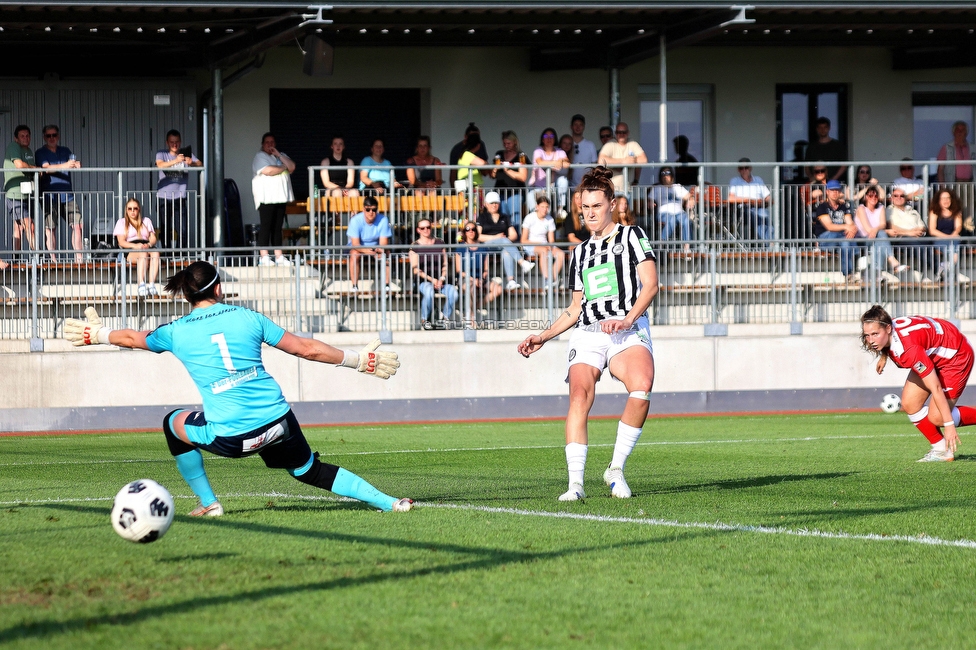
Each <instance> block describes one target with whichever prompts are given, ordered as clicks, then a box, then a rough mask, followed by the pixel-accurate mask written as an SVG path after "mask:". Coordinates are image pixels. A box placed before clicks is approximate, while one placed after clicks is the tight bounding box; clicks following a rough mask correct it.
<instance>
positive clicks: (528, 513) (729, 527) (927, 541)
mask: <svg viewBox="0 0 976 650" xmlns="http://www.w3.org/2000/svg"><path fill="white" fill-rule="evenodd" d="M173 496H174V498H177V499H196V497H195V496H191V495H182V494H180V495H173ZM221 496H222V497H224V498H262V499H268V498H272V499H295V500H299V501H335V502H348V501H355V499H348V498H345V497H334V496H327V495H321V496H319V495H303V494H286V493H281V492H264V493H249V494H222V495H221ZM114 498H115V497H84V498H59V499H29V500H24V501H0V506H17V505H43V504H46V503H90V502H99V501H112V500H113V499H114ZM415 505H417V506H419V507H421V508H436V509H445V510H463V511H469V512H485V513H489V514H500V515H515V516H518V517H540V518H545V519H569V520H572V521H586V522H595V523H604V524H632V525H637V526H657V527H661V528H684V529H695V530H715V531H721V532H732V533H759V534H763V535H786V536H788V537H816V538H820V539H832V540H841V541H860V542H904V543H908V544H922V545H925V546H948V547H954V548H968V549H976V540H971V539H942V538H940V537H930V536H928V535H917V536H916V535H881V534H878V533H863V534H857V533H832V532H830V531H824V530H815V529H814V530H810V529H806V528H780V527H775V526H752V525H748V524H728V523H724V522H720V521H717V522H714V523H707V522H700V521H677V520H675V519H658V518H655V517H646V518H635V517H611V516H609V515H592V514H585V513H575V512H548V511H545V510H523V509H520V508H494V507H490V506H476V505H470V504H458V503H426V502H423V501H418V502H417V503H416V504H415ZM231 512H233V511H231Z"/></svg>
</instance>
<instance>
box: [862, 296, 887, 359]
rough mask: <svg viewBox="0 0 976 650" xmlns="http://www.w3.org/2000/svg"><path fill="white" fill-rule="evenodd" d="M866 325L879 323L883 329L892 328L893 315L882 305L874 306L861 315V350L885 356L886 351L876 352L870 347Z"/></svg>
mask: <svg viewBox="0 0 976 650" xmlns="http://www.w3.org/2000/svg"><path fill="white" fill-rule="evenodd" d="M865 323H877V324H878V325H880V326H881V327H884V328H889V327H891V314H889V313H888V312H887V311H886V310H885V308H884V307H882V306H881V305H874V306H872V307H871V309H869V310H867V311H866V312H864V313H863V314H862V315H861V349H863V350H865V351H867V352H870V353H871V354H873V355H875V356H877V357H880V356H883V355H884V354H885V350H875V349H873V348H871V346H869V345H868V337H867V335H866V334H865V333H864V324H865Z"/></svg>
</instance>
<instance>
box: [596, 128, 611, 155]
mask: <svg viewBox="0 0 976 650" xmlns="http://www.w3.org/2000/svg"><path fill="white" fill-rule="evenodd" d="M612 141H613V128H612V127H609V126H601V127H600V148H601V149H602V148H603V147H604V146H605V145H606V144H607V143H608V142H612ZM597 158H599V154H598V155H597Z"/></svg>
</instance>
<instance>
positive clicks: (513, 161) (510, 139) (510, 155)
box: [491, 131, 529, 228]
mask: <svg viewBox="0 0 976 650" xmlns="http://www.w3.org/2000/svg"><path fill="white" fill-rule="evenodd" d="M528 161H529V157H528V156H526V155H525V153H523V152H522V150H521V149H520V148H519V139H518V135H516V133H515V131H502V148H501V150H499V151H496V152H495V158H494V160H493V162H494V164H495V168H494V169H492V170H491V177H492V178H494V179H495V189H496V190H501V191H500V192H498V194H499V196H501V197H502V203H501V213H502V214H504V215H505V216H506V217H508V219H509V221H510V222H511V224H512V225H513V226H515V227H516V228H518V227H519V226H520V225H522V192H523V188H524V187H525V181H526V180H527V179H528V178H529V168H528V167H526V163H527V162H528Z"/></svg>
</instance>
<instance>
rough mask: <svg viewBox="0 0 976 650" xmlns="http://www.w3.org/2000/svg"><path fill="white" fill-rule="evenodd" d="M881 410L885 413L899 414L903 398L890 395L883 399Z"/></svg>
mask: <svg viewBox="0 0 976 650" xmlns="http://www.w3.org/2000/svg"><path fill="white" fill-rule="evenodd" d="M881 410H882V411H884V412H885V413H897V412H898V411H900V410H901V398H900V397H898V396H897V395H895V394H894V393H888V394H887V395H885V396H884V397H882V398H881Z"/></svg>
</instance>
